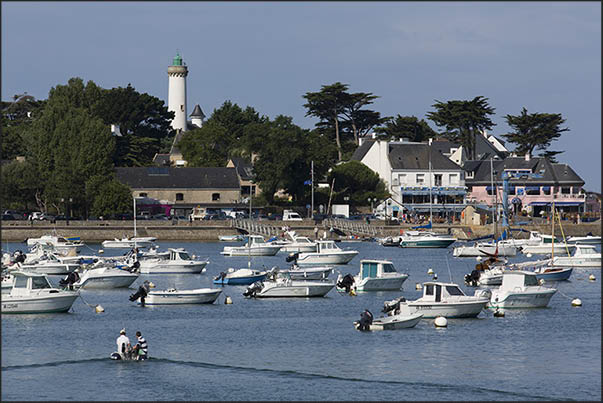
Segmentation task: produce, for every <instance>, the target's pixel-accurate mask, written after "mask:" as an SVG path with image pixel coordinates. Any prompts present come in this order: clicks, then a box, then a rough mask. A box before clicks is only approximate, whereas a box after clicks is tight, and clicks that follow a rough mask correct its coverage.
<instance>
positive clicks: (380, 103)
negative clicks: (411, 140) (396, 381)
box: [1, 1, 601, 192]
mask: <svg viewBox="0 0 603 403" xmlns="http://www.w3.org/2000/svg"><path fill="white" fill-rule="evenodd" d="M1 10H2V17H1V33H2V43H1V45H2V46H1V55H2V64H1V67H2V76H1V78H2V82H1V84H2V91H1V96H2V100H3V101H9V100H11V98H12V96H13V95H15V94H22V93H24V92H27V93H28V94H29V95H33V96H34V97H36V98H37V99H46V98H47V97H48V92H49V90H50V89H51V88H52V87H54V86H56V85H64V84H66V83H67V81H68V80H69V79H70V78H72V77H80V78H82V79H83V80H84V81H88V80H92V81H94V82H95V83H96V84H97V85H99V86H101V87H103V88H114V87H125V86H127V85H128V84H131V85H132V86H133V87H134V88H135V89H136V90H137V91H139V92H141V93H148V94H150V95H153V96H155V97H158V98H160V99H162V100H164V101H166V104H167V96H168V94H167V90H168V76H167V68H168V66H169V65H170V64H172V59H173V57H174V56H175V55H176V52H179V53H180V54H181V55H182V58H183V60H184V62H185V63H186V64H187V66H188V69H189V75H188V78H187V103H188V111H187V114H190V113H191V112H192V109H193V107H194V106H195V104H199V105H200V106H201V109H202V110H203V111H204V112H205V114H206V115H207V116H209V115H211V112H212V111H213V110H214V109H217V108H219V107H220V106H221V105H222V104H223V103H224V101H226V100H230V101H232V102H234V103H236V104H238V105H239V106H241V107H246V106H252V107H253V108H254V109H255V110H256V111H258V112H259V113H260V114H261V115H266V116H268V117H270V118H271V119H273V118H274V117H276V116H277V115H281V114H282V115H287V116H291V117H293V121H294V123H296V124H297V125H299V126H301V127H303V128H308V129H310V128H313V127H314V124H315V123H316V120H315V118H312V117H306V116H305V114H306V109H305V108H304V106H303V104H304V103H305V100H304V99H303V98H302V96H303V95H304V94H305V93H306V92H317V91H320V88H321V86H323V85H329V84H332V83H335V82H338V81H339V82H342V83H345V84H348V85H349V91H350V92H370V93H373V94H375V95H377V96H379V98H378V99H377V100H376V101H375V103H374V104H373V105H371V108H372V109H373V110H376V111H379V112H380V113H381V115H382V116H396V115H397V114H400V115H402V116H417V117H418V118H419V119H426V118H425V116H426V114H427V113H428V112H430V111H433V110H434V108H433V104H434V103H435V102H436V101H441V102H447V101H450V100H471V99H473V98H474V97H476V96H484V97H486V98H488V102H489V104H490V106H492V107H494V108H495V115H494V116H492V117H491V118H492V120H493V121H494V123H495V124H496V126H494V128H493V130H491V131H490V132H489V133H490V134H494V135H495V136H498V137H500V135H502V134H505V133H508V132H509V131H510V128H509V127H508V126H507V125H506V120H505V116H506V115H509V114H510V115H519V114H520V112H521V110H522V108H524V107H525V108H526V109H527V110H528V112H529V113H535V112H539V113H560V114H561V115H562V117H563V118H564V119H566V122H565V126H564V127H567V128H569V129H570V131H569V132H565V133H563V134H562V136H561V138H560V139H559V140H558V141H555V142H553V144H552V145H551V147H550V150H557V151H564V152H563V153H562V154H560V155H559V156H558V157H557V159H558V160H559V162H562V163H567V164H569V165H570V166H571V167H572V168H573V169H574V170H575V171H576V172H577V173H578V175H580V176H581V177H582V179H584V181H585V182H586V185H585V186H584V187H585V189H586V190H590V191H597V192H601V3H600V2H167V1H166V2H6V1H3V2H2V4H1ZM428 123H429V124H430V125H431V127H432V128H434V129H436V130H437V129H438V128H437V126H435V124H433V123H432V122H430V121H428ZM511 148H512V147H511Z"/></svg>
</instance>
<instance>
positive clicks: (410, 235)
mask: <svg viewBox="0 0 603 403" xmlns="http://www.w3.org/2000/svg"><path fill="white" fill-rule="evenodd" d="M456 240H457V239H456V238H455V237H453V236H452V235H447V234H438V233H436V232H431V231H413V230H409V231H404V232H403V233H402V234H401V235H400V247H401V248H447V247H449V246H450V245H452V244H453V243H455V242H456Z"/></svg>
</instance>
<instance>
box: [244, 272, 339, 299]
mask: <svg viewBox="0 0 603 403" xmlns="http://www.w3.org/2000/svg"><path fill="white" fill-rule="evenodd" d="M333 287H335V283H334V282H331V281H312V280H292V279H291V276H290V275H289V273H280V272H276V273H275V275H274V278H273V279H269V277H267V279H266V280H265V281H256V282H255V283H253V284H251V285H250V286H249V287H247V289H246V290H245V292H244V293H243V296H245V297H248V298H271V297H324V296H325V295H327V293H328V292H329V291H331V289H332V288H333Z"/></svg>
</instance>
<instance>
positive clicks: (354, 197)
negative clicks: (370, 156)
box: [328, 161, 389, 205]
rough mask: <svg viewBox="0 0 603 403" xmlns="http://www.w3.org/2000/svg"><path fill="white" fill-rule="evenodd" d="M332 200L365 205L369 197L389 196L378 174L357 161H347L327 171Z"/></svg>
mask: <svg viewBox="0 0 603 403" xmlns="http://www.w3.org/2000/svg"><path fill="white" fill-rule="evenodd" d="M333 179H334V180H335V185H334V187H333V201H334V202H339V203H341V202H345V201H346V200H345V199H344V198H345V197H349V202H350V203H351V204H353V205H366V204H367V203H368V198H369V197H376V198H379V199H383V198H386V197H388V196H389V192H388V191H387V189H386V186H385V183H384V182H383V181H382V180H381V179H380V178H379V175H378V174H377V173H375V172H373V171H372V170H371V169H370V168H369V167H367V166H366V165H364V164H363V163H361V162H359V161H349V162H346V163H343V164H339V165H337V166H335V167H334V168H333V169H332V170H331V172H329V176H328V180H329V183H330V184H332V183H333Z"/></svg>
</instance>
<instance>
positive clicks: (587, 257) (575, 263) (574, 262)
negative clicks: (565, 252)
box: [553, 244, 601, 269]
mask: <svg viewBox="0 0 603 403" xmlns="http://www.w3.org/2000/svg"><path fill="white" fill-rule="evenodd" d="M553 265H554V266H560V267H591V268H599V269H600V268H601V252H597V249H596V248H595V246H594V245H588V244H586V245H585V244H576V245H575V250H574V254H573V255H571V256H555V257H553Z"/></svg>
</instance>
